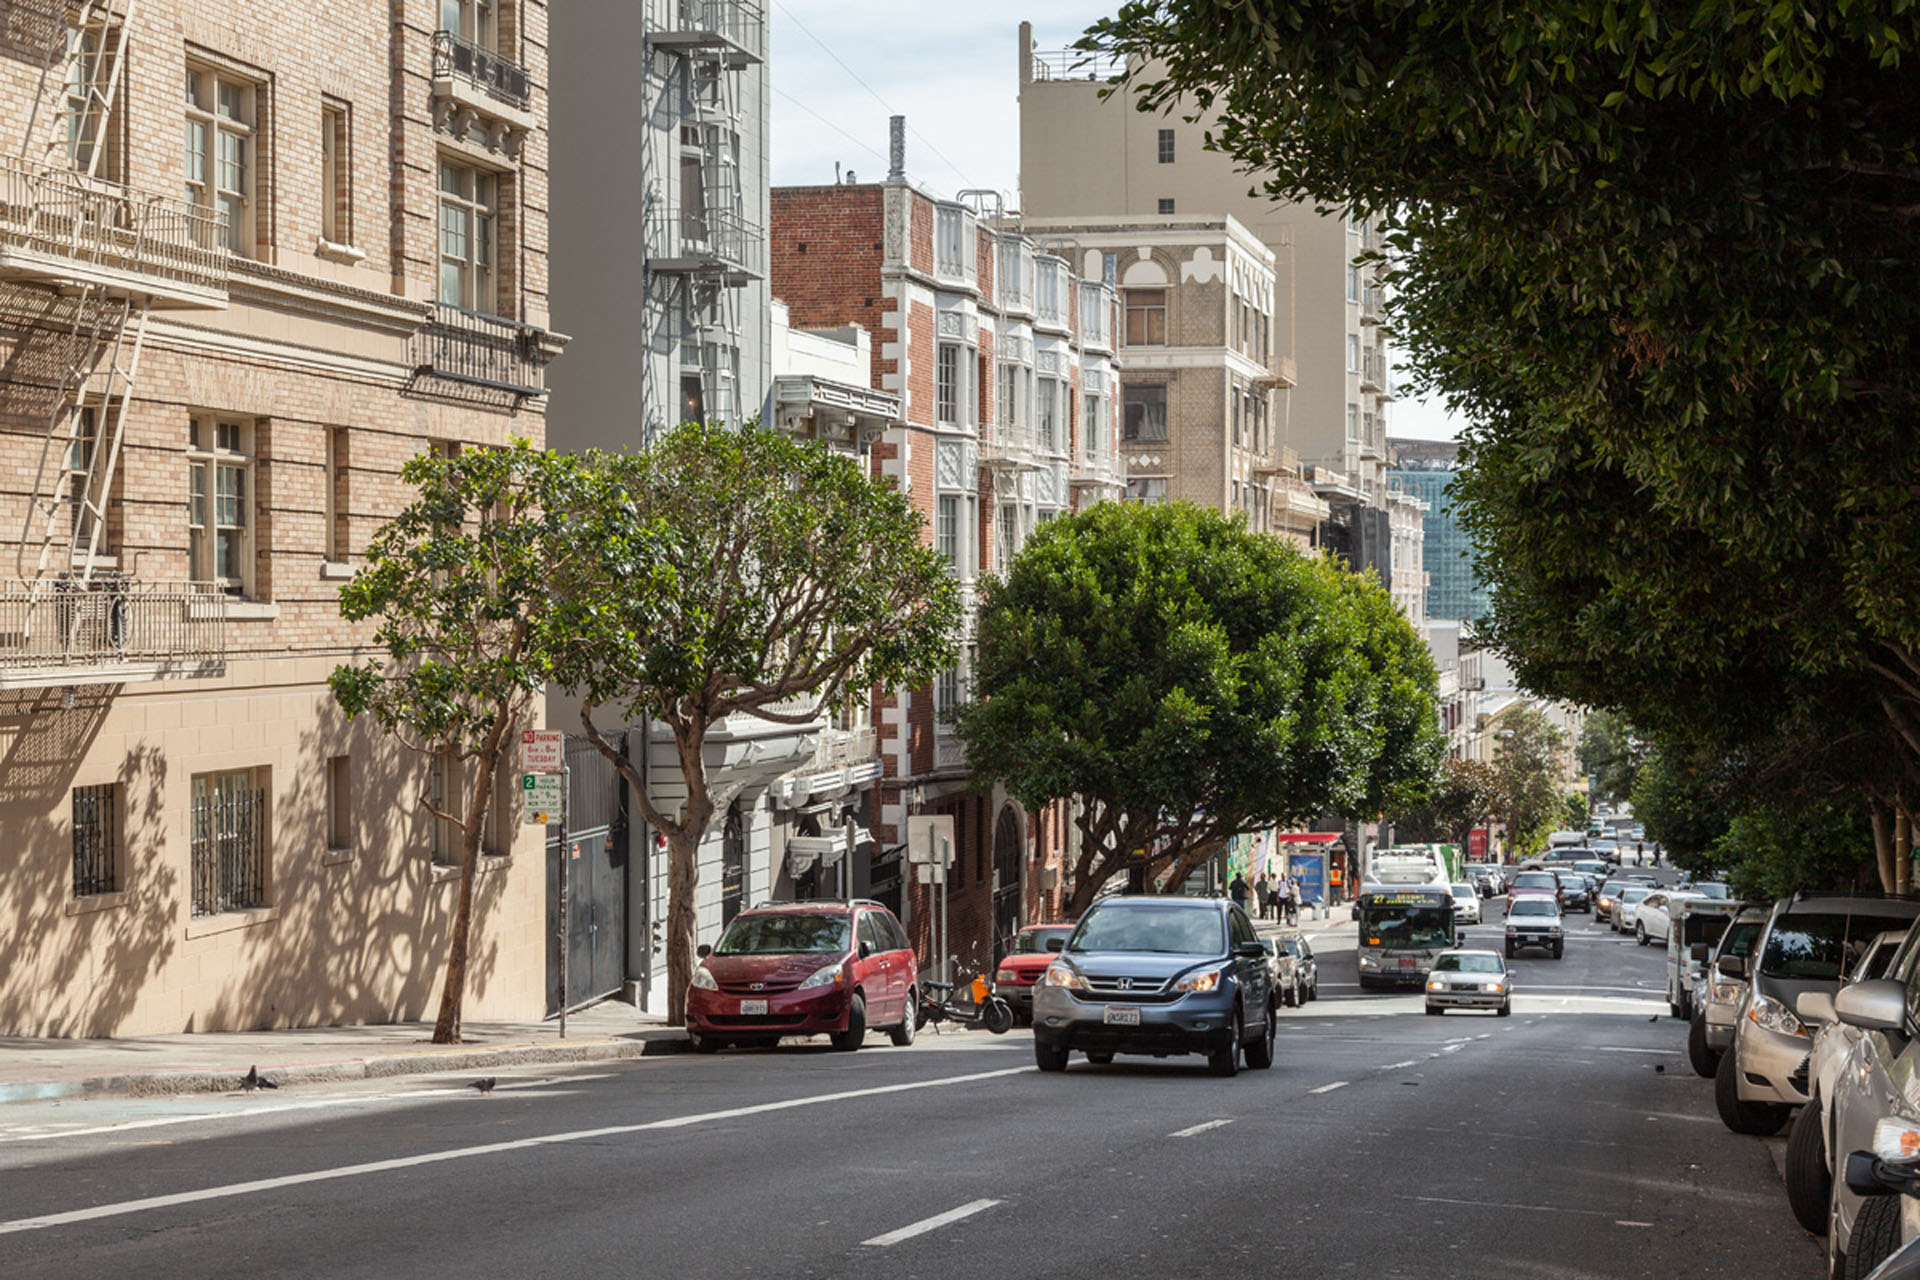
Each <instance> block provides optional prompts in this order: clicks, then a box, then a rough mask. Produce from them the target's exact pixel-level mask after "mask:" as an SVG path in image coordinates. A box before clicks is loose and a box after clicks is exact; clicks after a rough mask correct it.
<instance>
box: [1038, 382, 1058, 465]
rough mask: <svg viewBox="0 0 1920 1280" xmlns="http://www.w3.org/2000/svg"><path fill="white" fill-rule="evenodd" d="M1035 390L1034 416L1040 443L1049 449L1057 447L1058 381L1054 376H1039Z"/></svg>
mask: <svg viewBox="0 0 1920 1280" xmlns="http://www.w3.org/2000/svg"><path fill="white" fill-rule="evenodd" d="M1035 391H1036V393H1037V394H1036V395H1035V397H1034V418H1035V425H1036V426H1037V427H1039V429H1040V443H1041V444H1042V445H1044V446H1046V447H1047V448H1049V449H1054V448H1058V447H1059V443H1060V441H1059V431H1060V424H1059V416H1058V415H1059V401H1060V383H1059V381H1058V380H1057V379H1054V378H1041V379H1040V380H1039V382H1038V384H1037V385H1036V387H1035Z"/></svg>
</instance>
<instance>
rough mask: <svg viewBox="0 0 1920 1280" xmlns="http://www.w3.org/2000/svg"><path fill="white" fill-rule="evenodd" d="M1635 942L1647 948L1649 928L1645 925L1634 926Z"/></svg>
mask: <svg viewBox="0 0 1920 1280" xmlns="http://www.w3.org/2000/svg"><path fill="white" fill-rule="evenodd" d="M1633 940H1634V941H1635V942H1637V943H1639V944H1640V945H1641V946H1643V947H1644V946H1646V945H1647V926H1645V925H1643V924H1636V925H1634V926H1633Z"/></svg>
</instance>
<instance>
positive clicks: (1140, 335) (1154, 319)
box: [1126, 289, 1167, 347]
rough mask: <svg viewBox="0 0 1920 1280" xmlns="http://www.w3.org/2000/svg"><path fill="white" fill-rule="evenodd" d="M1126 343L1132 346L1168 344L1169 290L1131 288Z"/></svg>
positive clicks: (1128, 298) (1128, 301)
mask: <svg viewBox="0 0 1920 1280" xmlns="http://www.w3.org/2000/svg"><path fill="white" fill-rule="evenodd" d="M1126 299H1127V334H1126V344H1127V345H1128V346H1130V347H1164V346H1166V345H1167V291H1166V290H1165V289H1129V290H1127V292H1126Z"/></svg>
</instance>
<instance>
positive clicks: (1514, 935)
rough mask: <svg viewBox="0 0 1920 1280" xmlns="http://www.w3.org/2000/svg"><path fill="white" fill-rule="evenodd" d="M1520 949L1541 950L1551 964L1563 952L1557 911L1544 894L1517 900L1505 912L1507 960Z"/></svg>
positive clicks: (1562, 930) (1562, 931) (1563, 937)
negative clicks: (1535, 948)
mask: <svg viewBox="0 0 1920 1280" xmlns="http://www.w3.org/2000/svg"><path fill="white" fill-rule="evenodd" d="M1522 947H1544V948H1545V949H1546V950H1547V951H1548V952H1550V953H1551V954H1552V955H1553V958H1554V959H1555V960H1558V959H1559V958H1560V956H1561V955H1562V953H1564V952H1565V951H1566V947H1567V940H1566V928H1565V925H1564V924H1563V922H1562V921H1561V918H1560V908H1559V907H1557V906H1555V905H1554V901H1553V899H1552V898H1549V897H1548V896H1547V895H1546V894H1544V893H1543V894H1532V895H1528V896H1527V897H1524V898H1521V899H1520V900H1518V901H1517V902H1515V903H1514V904H1513V906H1512V907H1510V908H1509V909H1508V911H1507V959H1509V960H1511V959H1513V957H1514V955H1515V954H1516V953H1518V952H1519V950H1520V948H1522Z"/></svg>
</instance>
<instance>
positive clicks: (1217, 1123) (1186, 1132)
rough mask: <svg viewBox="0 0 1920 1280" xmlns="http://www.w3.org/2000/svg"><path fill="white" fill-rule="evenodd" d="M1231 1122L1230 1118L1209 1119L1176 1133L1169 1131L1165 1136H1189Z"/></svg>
mask: <svg viewBox="0 0 1920 1280" xmlns="http://www.w3.org/2000/svg"><path fill="white" fill-rule="evenodd" d="M1232 1123H1233V1121H1231V1120H1209V1121H1207V1122H1206V1123H1205V1124H1196V1125H1194V1126H1193V1127H1192V1128H1191V1129H1182V1130H1180V1132H1178V1133H1170V1134H1168V1135H1167V1136H1168V1137H1169V1138H1191V1137H1192V1136H1193V1135H1194V1134H1196V1133H1205V1132H1206V1131H1207V1130H1209V1129H1219V1128H1222V1127H1224V1126H1226V1125H1230V1124H1232Z"/></svg>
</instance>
